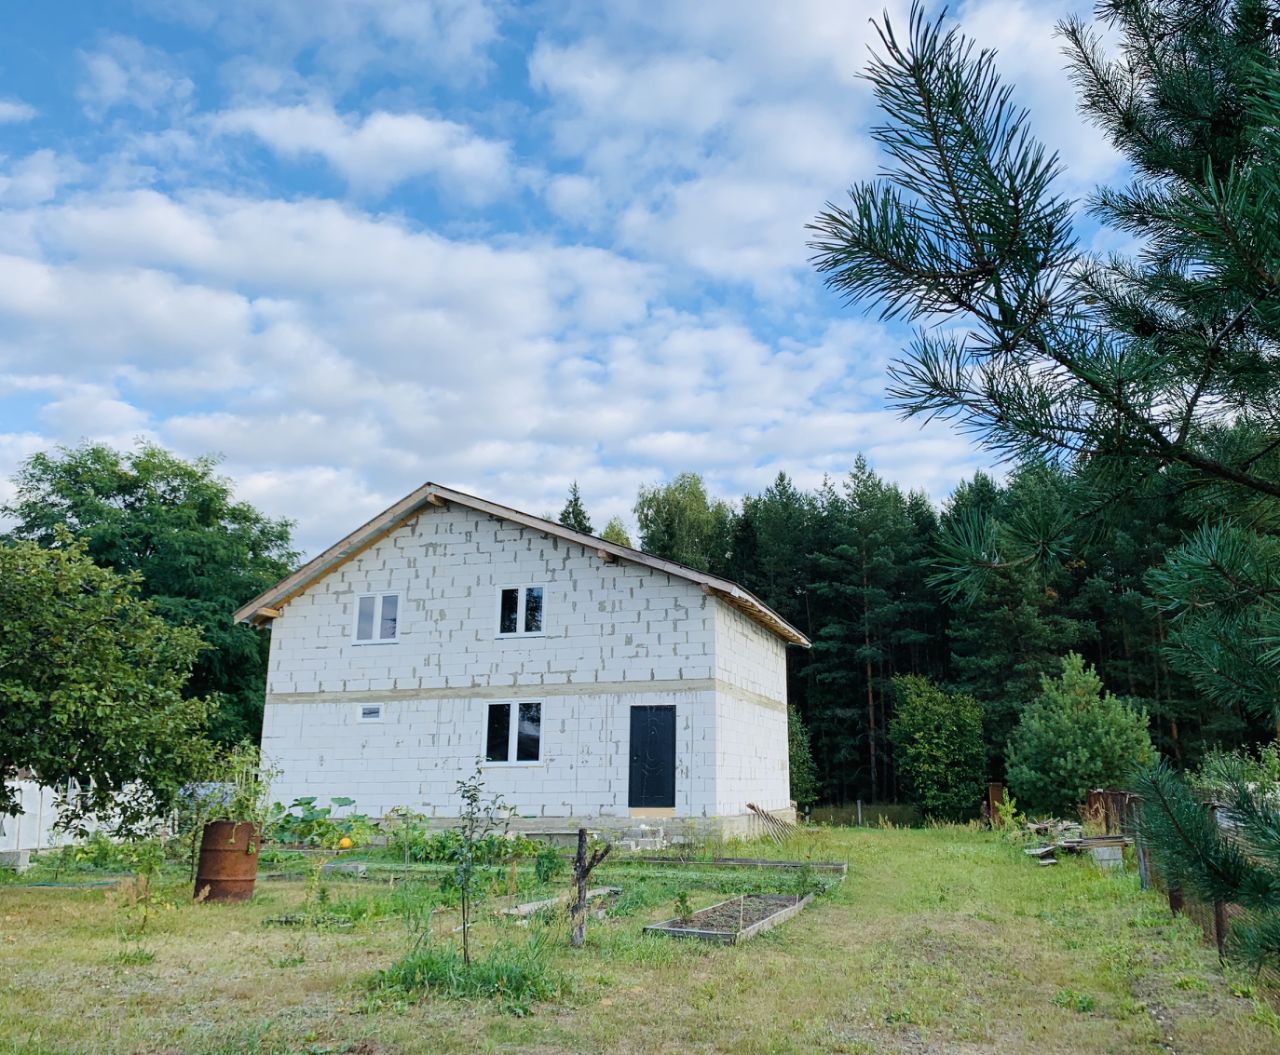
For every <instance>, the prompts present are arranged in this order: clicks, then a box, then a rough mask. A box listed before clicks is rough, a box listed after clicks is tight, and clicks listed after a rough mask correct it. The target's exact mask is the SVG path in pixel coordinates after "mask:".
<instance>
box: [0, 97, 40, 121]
mask: <svg viewBox="0 0 1280 1055" xmlns="http://www.w3.org/2000/svg"><path fill="white" fill-rule="evenodd" d="M37 113H38V111H37V110H36V108H35V107H34V106H31V105H30V104H28V103H24V102H22V101H21V100H20V99H0V125H17V124H23V123H25V122H27V121H30V120H32V119H33V118H34V117H35V116H36V114H37Z"/></svg>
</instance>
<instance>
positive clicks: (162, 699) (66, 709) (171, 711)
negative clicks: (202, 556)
mask: <svg viewBox="0 0 1280 1055" xmlns="http://www.w3.org/2000/svg"><path fill="white" fill-rule="evenodd" d="M53 542H54V544H53V545H52V546H51V547H43V546H38V545H36V544H35V543H32V542H16V543H12V544H10V545H0V813H11V812H14V810H15V808H16V801H15V798H14V790H13V787H12V785H11V784H10V783H9V781H10V780H12V779H13V778H14V777H15V776H16V775H17V774H18V773H19V772H20V771H22V770H30V771H32V772H33V773H34V774H35V776H36V779H38V780H40V781H41V782H43V783H46V784H54V783H60V782H62V781H63V780H64V779H66V778H68V777H73V778H75V780H76V782H77V783H78V784H79V786H80V792H79V794H78V795H75V796H71V797H67V798H65V799H64V800H63V801H62V803H61V805H60V807H59V810H60V820H61V821H62V822H63V823H64V824H66V825H68V826H69V827H72V828H75V827H78V826H80V825H82V824H83V823H84V822H85V821H86V820H87V819H88V818H90V817H96V818H97V819H98V821H99V822H100V823H101V824H102V825H104V826H105V827H108V828H115V829H119V830H124V831H127V830H131V829H137V828H139V827H141V826H144V825H146V824H147V823H149V822H151V821H153V820H154V818H155V817H157V816H159V815H161V814H162V813H164V812H165V811H167V810H168V809H170V808H171V807H172V806H173V804H174V802H175V799H176V796H177V793H178V791H179V789H180V788H181V787H182V786H183V785H184V784H186V783H187V782H188V781H190V780H192V779H193V778H195V777H196V776H197V775H199V773H200V771H201V767H202V766H203V765H204V764H206V763H207V761H208V760H209V758H210V745H209V743H208V742H207V741H206V740H205V735H204V734H205V729H206V723H207V720H208V711H209V707H208V704H207V703H206V701H204V700H201V699H195V698H192V697H190V696H189V695H187V694H186V693H185V691H184V690H185V689H186V685H187V679H188V677H189V676H190V674H191V670H192V667H193V665H194V664H195V662H196V657H197V655H198V654H199V652H200V649H201V641H200V634H199V632H198V631H197V630H196V629H195V628H192V627H178V626H173V625H172V624H171V623H169V622H168V621H167V620H165V619H163V618H161V616H160V615H159V613H158V612H157V610H156V605H155V604H154V603H152V602H149V601H147V600H144V599H143V598H142V597H141V595H140V592H139V589H138V585H139V584H138V579H137V576H136V575H135V576H121V575H117V574H116V573H115V572H113V571H111V570H109V569H107V568H101V567H99V566H98V565H97V564H95V563H94V562H93V561H92V560H91V559H90V558H89V555H88V544H87V543H86V542H85V541H83V540H81V541H72V540H71V539H70V538H69V536H67V535H66V534H65V532H64V533H62V534H60V535H57V536H55V538H54V540H53Z"/></svg>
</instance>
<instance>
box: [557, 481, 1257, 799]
mask: <svg viewBox="0 0 1280 1055" xmlns="http://www.w3.org/2000/svg"><path fill="white" fill-rule="evenodd" d="M1168 491H1169V489H1168V488H1160V489H1159V490H1157V489H1154V488H1153V489H1152V490H1151V493H1149V494H1143V493H1139V492H1134V493H1130V494H1129V495H1127V496H1125V497H1123V498H1121V497H1113V498H1112V499H1111V500H1110V502H1109V508H1108V510H1107V516H1106V517H1104V518H1099V517H1094V516H1086V514H1088V513H1090V512H1091V511H1090V510H1088V509H1086V508H1084V506H1086V505H1087V504H1088V503H1089V502H1090V501H1092V498H1093V496H1094V491H1093V488H1092V487H1091V486H1090V481H1088V480H1085V479H1082V478H1080V477H1079V476H1078V475H1077V476H1073V475H1070V474H1068V473H1066V472H1064V471H1062V470H1060V469H1057V468H1054V467H1050V466H1048V465H1045V464H1032V465H1028V466H1024V467H1022V468H1019V469H1017V470H1015V471H1013V472H1011V473H1010V474H1009V475H1008V476H1007V478H1005V479H1003V480H997V479H996V478H994V477H993V476H991V475H988V474H986V473H981V472H980V473H978V474H977V475H975V476H974V477H973V478H972V479H969V480H966V481H964V482H962V483H961V484H960V485H959V486H957V487H956V488H955V490H954V492H953V493H952V495H951V497H950V498H949V499H947V500H946V501H945V502H944V503H943V504H942V506H941V509H939V508H938V507H936V506H935V505H934V503H933V502H931V501H930V500H929V498H928V497H926V496H925V495H924V494H923V493H922V492H919V491H904V490H903V489H902V488H900V487H899V486H898V485H896V484H895V483H894V482H893V481H891V480H886V479H884V478H882V477H881V476H880V475H879V474H877V473H876V471H875V470H874V468H873V467H872V466H870V465H869V464H867V463H866V462H865V461H864V460H862V459H858V461H857V462H856V464H855V465H854V466H853V468H852V470H851V471H850V472H849V473H848V475H847V476H845V477H844V478H842V479H828V480H825V481H824V482H823V483H822V485H821V486H820V487H818V488H817V489H816V490H812V491H809V490H804V489H802V488H799V487H797V486H796V485H795V484H794V483H793V482H792V481H791V480H790V479H789V478H788V477H787V476H786V475H785V474H780V475H779V476H778V478H777V479H776V480H775V481H774V482H773V483H772V484H771V485H770V486H769V487H767V488H765V490H763V491H762V492H760V493H759V494H755V495H747V496H745V497H744V498H743V499H742V500H741V501H740V502H736V503H730V502H728V501H725V500H722V499H717V498H714V497H712V496H710V495H708V493H707V490H706V488H705V486H704V483H703V481H702V479H701V478H700V477H699V476H698V475H696V474H693V473H686V474H683V475H681V476H679V477H677V478H676V479H675V480H674V481H672V482H671V483H670V484H667V485H665V486H659V487H654V488H646V489H642V491H641V493H640V495H639V497H638V499H637V502H636V507H635V513H636V517H637V520H638V522H639V527H640V537H639V539H637V540H636V542H637V544H638V545H639V546H640V547H641V548H642V549H644V550H646V551H648V552H651V553H655V554H657V555H659V556H663V557H668V558H670V559H673V560H678V561H681V562H683V563H686V564H689V565H691V566H693V567H696V568H699V569H701V570H705V571H708V572H711V573H713V574H716V575H723V576H725V577H727V578H730V579H733V580H735V581H736V582H739V583H741V584H742V585H744V586H746V587H747V588H748V589H750V590H751V591H752V592H753V593H755V594H756V595H757V596H759V597H760V598H761V600H763V601H764V602H765V603H766V604H768V605H770V607H772V608H773V609H774V610H776V611H777V612H778V613H779V614H780V615H782V616H784V617H785V618H786V619H787V620H789V621H790V622H791V623H793V624H794V625H795V626H797V627H799V628H800V629H801V630H803V631H804V632H805V633H806V634H807V635H808V636H809V637H810V639H811V640H812V641H813V648H812V649H811V650H808V651H806V650H803V649H791V650H789V651H790V656H789V681H790V685H789V693H790V699H791V702H792V705H793V708H794V712H795V715H796V716H798V718H799V720H800V723H801V724H802V725H803V728H804V730H805V731H806V732H807V734H808V738H809V747H810V750H811V753H812V756H813V762H814V769H815V774H816V786H815V787H814V788H812V790H811V791H809V790H808V789H805V788H802V787H798V788H796V789H794V791H795V793H796V794H797V795H799V796H800V797H804V796H805V795H806V792H807V794H808V796H809V797H811V798H812V799H813V800H814V801H819V802H832V803H843V802H849V801H851V800H853V799H856V798H863V799H868V800H874V801H893V800H897V799H901V798H903V797H904V783H903V774H900V773H899V772H897V771H896V768H895V751H894V746H893V743H892V740H891V738H890V735H889V730H890V727H891V723H892V721H893V719H894V716H895V701H896V699H897V698H898V692H897V691H896V690H895V684H894V678H895V677H896V676H898V675H919V676H923V677H926V678H928V679H930V680H931V681H933V682H934V683H936V684H937V685H939V686H941V687H943V688H945V689H948V690H952V691H955V692H960V693H964V694H966V695H969V696H971V697H973V698H974V699H975V700H977V701H978V703H979V704H980V706H981V711H982V716H983V739H984V742H985V745H986V751H987V766H988V775H989V776H990V777H991V778H992V779H1001V778H1002V777H1003V776H1004V775H1005V751H1006V747H1007V744H1008V742H1009V738H1010V735H1011V734H1012V732H1013V730H1014V728H1015V726H1016V725H1017V722H1018V719H1019V717H1020V715H1021V714H1022V713H1023V711H1024V710H1025V709H1026V708H1027V707H1028V706H1029V705H1030V704H1031V703H1032V702H1033V701H1034V699H1035V698H1036V696H1037V695H1038V693H1039V692H1040V689H1041V678H1042V676H1046V675H1049V676H1052V675H1056V674H1058V673H1059V671H1060V669H1061V666H1062V659H1063V657H1064V656H1065V655H1067V654H1068V653H1070V652H1075V653H1077V654H1079V655H1081V656H1082V657H1083V658H1084V659H1085V661H1086V663H1087V664H1089V665H1091V666H1092V667H1094V668H1095V669H1096V672H1097V674H1098V676H1099V677H1100V678H1101V680H1102V682H1103V685H1104V686H1105V687H1106V689H1107V690H1109V691H1110V692H1112V693H1114V694H1116V695H1117V696H1121V697H1126V698H1127V699H1128V701H1129V702H1130V703H1131V704H1132V705H1134V706H1135V707H1136V708H1141V709H1143V710H1145V711H1146V713H1147V716H1148V720H1149V726H1150V734H1151V738H1152V741H1153V742H1154V744H1155V745H1156V747H1157V748H1158V749H1159V750H1160V752H1161V753H1162V754H1164V755H1165V756H1166V757H1168V758H1169V759H1170V760H1171V761H1173V762H1174V763H1175V764H1177V765H1178V766H1179V767H1180V768H1181V767H1194V766H1195V765H1197V764H1198V763H1199V762H1200V760H1201V758H1202V757H1203V756H1204V754H1205V753H1206V751H1208V750H1210V749H1212V748H1215V747H1237V746H1247V745H1252V744H1256V743H1258V742H1261V741H1265V740H1269V739H1271V738H1272V737H1273V736H1274V729H1272V728H1271V726H1270V724H1269V722H1267V721H1266V720H1265V718H1263V717H1258V716H1251V715H1250V714H1249V713H1247V712H1245V711H1242V710H1241V709H1239V708H1224V707H1222V706H1220V705H1218V704H1217V703H1214V702H1210V701H1207V700H1206V699H1205V698H1204V696H1203V695H1201V694H1198V693H1197V692H1196V691H1195V688H1194V686H1193V685H1192V683H1191V680H1190V678H1189V676H1188V675H1185V674H1181V673H1179V672H1178V671H1176V670H1175V669H1172V667H1171V666H1170V662H1169V656H1168V647H1167V646H1168V634H1169V627H1168V625H1167V618H1166V616H1165V615H1164V614H1163V613H1162V610H1161V607H1160V604H1159V603H1158V600H1157V597H1156V593H1155V590H1154V589H1153V587H1152V584H1151V580H1152V577H1153V576H1154V575H1157V574H1159V571H1160V569H1161V568H1162V566H1163V565H1164V563H1165V558H1166V555H1167V554H1168V553H1169V551H1171V550H1172V549H1174V548H1175V547H1176V546H1177V545H1178V544H1179V542H1180V540H1181V538H1182V536H1183V534H1184V533H1185V532H1186V531H1187V530H1188V528H1189V527H1190V526H1191V525H1192V523H1193V521H1192V519H1191V517H1190V515H1189V514H1188V513H1187V512H1186V511H1184V510H1183V509H1182V508H1180V502H1179V500H1178V498H1177V497H1176V495H1175V496H1170V494H1169V493H1168ZM571 504H572V502H571ZM566 508H568V507H566ZM977 522H981V523H983V524H985V525H987V526H988V528H989V529H990V530H994V531H996V532H1000V531H1003V530H1015V529H1017V528H1018V527H1020V526H1022V527H1025V525H1028V524H1035V525H1039V526H1042V527H1051V528H1052V529H1053V530H1054V531H1056V532H1057V534H1058V536H1059V537H1062V536H1067V535H1071V536H1073V537H1071V539H1070V541H1071V557H1070V559H1066V560H1062V561H1057V562H1042V561H1030V560H1028V561H1024V562H1021V563H1019V562H1016V561H1005V562H1001V563H1000V566H998V567H995V568H993V569H992V571H991V574H989V575H988V576H986V578H985V580H984V581H983V582H982V585H981V587H980V588H979V589H978V590H977V591H976V592H975V593H972V594H965V595H962V596H953V595H952V594H951V593H950V592H949V591H948V590H947V588H946V582H945V581H944V580H945V576H944V575H943V574H942V569H943V568H944V567H945V562H946V558H947V555H948V552H949V549H950V547H952V546H954V545H956V544H957V539H963V537H964V534H965V532H966V531H967V530H968V525H970V524H973V523H977ZM793 754H794V751H793ZM975 807H976V804H975Z"/></svg>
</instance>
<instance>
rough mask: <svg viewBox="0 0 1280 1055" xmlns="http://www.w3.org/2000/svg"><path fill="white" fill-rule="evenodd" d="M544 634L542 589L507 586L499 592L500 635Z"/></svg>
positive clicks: (539, 587)
mask: <svg viewBox="0 0 1280 1055" xmlns="http://www.w3.org/2000/svg"><path fill="white" fill-rule="evenodd" d="M540 633H542V587H541V586H506V587H503V588H502V589H501V590H499V591H498V634H499V636H501V635H504V634H540Z"/></svg>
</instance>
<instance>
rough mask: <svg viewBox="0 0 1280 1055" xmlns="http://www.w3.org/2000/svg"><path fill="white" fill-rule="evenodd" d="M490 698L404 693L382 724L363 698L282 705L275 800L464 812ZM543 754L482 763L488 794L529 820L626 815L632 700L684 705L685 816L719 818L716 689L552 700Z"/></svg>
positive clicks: (680, 794)
mask: <svg viewBox="0 0 1280 1055" xmlns="http://www.w3.org/2000/svg"><path fill="white" fill-rule="evenodd" d="M492 702H500V701H493V700H488V699H431V700H395V701H390V702H386V703H383V705H382V708H383V718H382V720H381V721H379V722H361V721H359V720H358V716H359V708H360V705H359V704H356V703H345V702H342V703H302V704H290V703H274V704H272V705H270V706H269V707H268V708H267V715H266V726H265V728H264V731H263V750H264V752H265V753H266V754H267V756H268V757H269V758H270V759H271V761H272V763H273V764H274V765H275V766H277V767H278V768H281V769H283V771H284V772H283V775H282V776H281V777H279V778H277V780H276V782H275V784H274V786H273V788H272V798H273V799H274V800H276V801H280V802H284V803H286V804H287V803H289V802H290V801H292V800H293V799H295V798H299V797H301V796H303V795H318V796H320V797H321V798H325V797H333V796H338V795H345V796H349V797H351V798H353V799H355V800H356V806H355V807H353V808H355V809H358V810H359V811H360V812H362V813H369V814H371V815H374V816H380V815H382V814H385V813H386V812H387V811H388V810H391V809H393V808H395V807H397V806H405V807H408V808H410V809H412V810H414V811H416V812H419V813H425V814H427V815H429V816H453V815H455V814H456V812H457V802H458V797H457V788H456V785H457V782H458V780H459V779H461V778H463V777H469V776H470V775H471V774H472V773H473V772H474V770H475V765H476V762H477V756H478V755H481V754H483V745H484V736H485V716H486V710H487V708H488V705H489V704H490V703H492ZM540 702H541V704H542V744H541V755H542V757H541V759H540V761H539V762H537V763H520V764H516V765H510V764H485V763H481V765H482V770H483V780H484V783H485V795H486V797H487V796H489V795H493V794H501V795H502V797H503V799H504V800H505V801H506V803H507V804H508V805H509V806H512V807H514V808H515V809H516V811H517V812H518V813H519V814H521V815H522V816H526V817H539V818H541V817H598V816H604V817H625V816H627V814H628V810H627V791H628V780H629V776H630V745H629V738H630V732H631V726H630V722H631V715H630V710H631V707H632V705H633V704H650V703H658V702H660V703H664V704H674V705H675V707H676V759H677V771H676V813H677V814H678V815H680V816H683V817H708V816H714V815H715V788H714V775H715V734H716V724H715V718H716V700H715V693H714V692H674V693H671V694H670V695H667V694H663V695H662V696H661V697H659V698H655V696H654V695H653V694H651V693H643V694H614V695H606V696H581V695H575V696H545V697H541V699H540Z"/></svg>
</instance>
